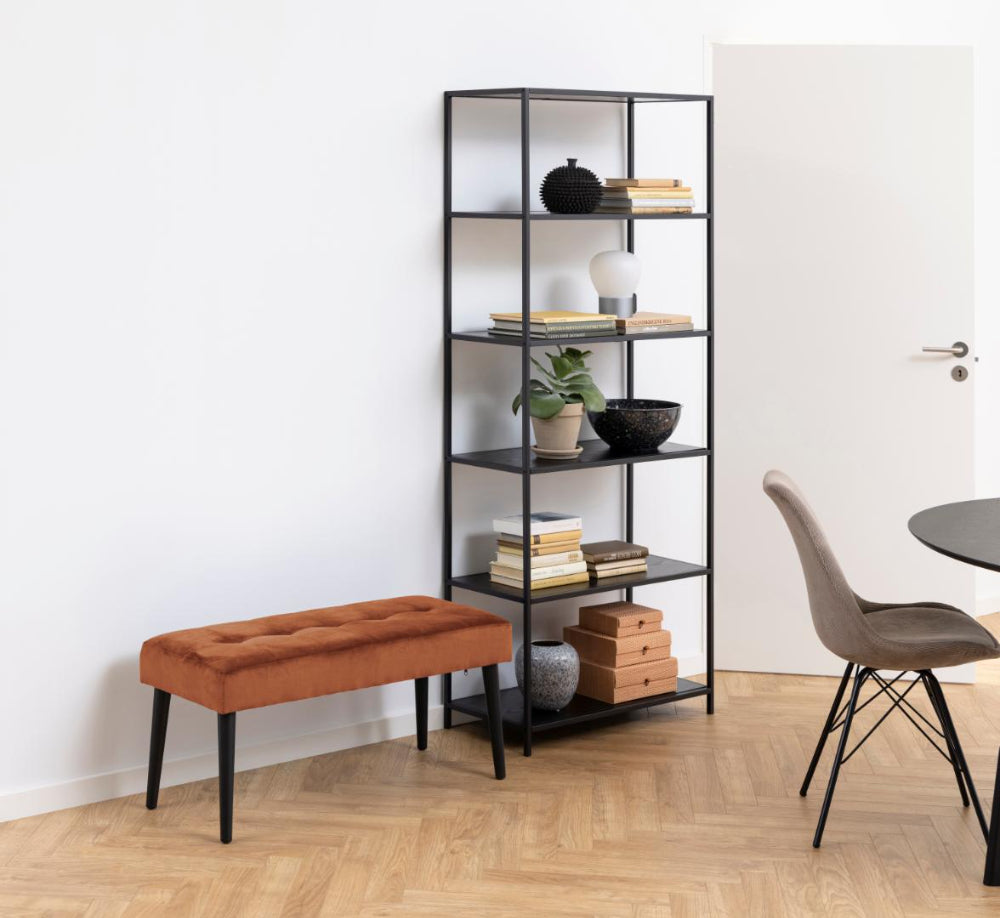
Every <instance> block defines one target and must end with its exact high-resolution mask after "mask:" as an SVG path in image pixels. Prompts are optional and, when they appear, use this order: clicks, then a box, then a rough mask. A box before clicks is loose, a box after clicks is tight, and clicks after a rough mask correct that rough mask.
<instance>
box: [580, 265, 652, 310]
mask: <svg viewBox="0 0 1000 918" xmlns="http://www.w3.org/2000/svg"><path fill="white" fill-rule="evenodd" d="M640 274H642V262H641V261H640V260H639V257H638V256H637V255H634V254H633V253H632V252H623V251H621V250H619V249H615V250H613V251H610V252H598V253H597V254H596V255H595V256H594V257H593V258H591V259H590V279H591V280H592V281H593V282H594V287H596V288H597V296H598V303H599V309H600V311H601V312H602V313H605V314H608V315H615V316H622V317H625V316H630V315H632V313H633V312H634V311H635V304H634V302H633V299H632V296H633V294H634V293H635V288H636V287H638V286H639V275H640Z"/></svg>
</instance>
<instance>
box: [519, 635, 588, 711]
mask: <svg viewBox="0 0 1000 918" xmlns="http://www.w3.org/2000/svg"><path fill="white" fill-rule="evenodd" d="M514 673H515V674H516V676H517V687H518V688H519V689H520V690H521V692H522V694H523V693H524V645H523V644H522V645H521V646H520V647H518V648H517V654H516V655H515V657H514ZM579 681H580V657H579V656H578V655H577V652H576V650H575V649H574V648H573V647H571V646H570V645H569V644H564V643H563V642H562V641H532V642H531V704H532V707H536V708H539V709H540V710H542V711H560V710H562V709H563V708H564V707H566V705H568V704H569V702H570V699H571V698H572V697H573V695H574V694H575V693H576V686H577V684H578V683H579Z"/></svg>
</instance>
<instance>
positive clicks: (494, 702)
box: [483, 663, 507, 781]
mask: <svg viewBox="0 0 1000 918" xmlns="http://www.w3.org/2000/svg"><path fill="white" fill-rule="evenodd" d="M483 687H484V688H485V689H486V714H487V717H488V719H489V722H490V724H489V726H490V744H491V745H492V747H493V773H494V774H495V775H496V776H497V780H498V781H502V780H503V779H504V778H506V777H507V765H506V763H505V761H504V755H503V715H502V714H501V713H500V672H499V670H498V669H497V664H496V663H491V664H490V665H489V666H484V667H483Z"/></svg>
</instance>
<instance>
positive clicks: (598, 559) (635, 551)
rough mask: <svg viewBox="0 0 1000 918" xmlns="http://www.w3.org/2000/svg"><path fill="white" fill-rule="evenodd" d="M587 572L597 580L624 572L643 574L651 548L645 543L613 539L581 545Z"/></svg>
mask: <svg viewBox="0 0 1000 918" xmlns="http://www.w3.org/2000/svg"><path fill="white" fill-rule="evenodd" d="M580 550H581V551H582V552H583V560H584V561H586V562H587V573H588V574H589V575H590V576H591V577H593V578H594V579H595V580H602V579H604V578H605V577H620V576H621V575H622V574H642V573H645V571H646V558H648V557H649V549H648V548H646V546H645V545H634V544H633V543H632V542H620V541H618V540H612V541H608V542H588V543H587V544H586V545H581V546H580Z"/></svg>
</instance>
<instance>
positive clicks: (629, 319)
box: [615, 310, 691, 328]
mask: <svg viewBox="0 0 1000 918" xmlns="http://www.w3.org/2000/svg"><path fill="white" fill-rule="evenodd" d="M690 321H691V316H686V315H683V314H682V313H678V312H645V311H641V310H640V311H639V312H636V313H633V314H632V315H630V316H625V317H622V318H618V319H615V324H616V325H617V326H618V327H619V328H639V327H641V326H643V325H677V324H682V323H685V322H690Z"/></svg>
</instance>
